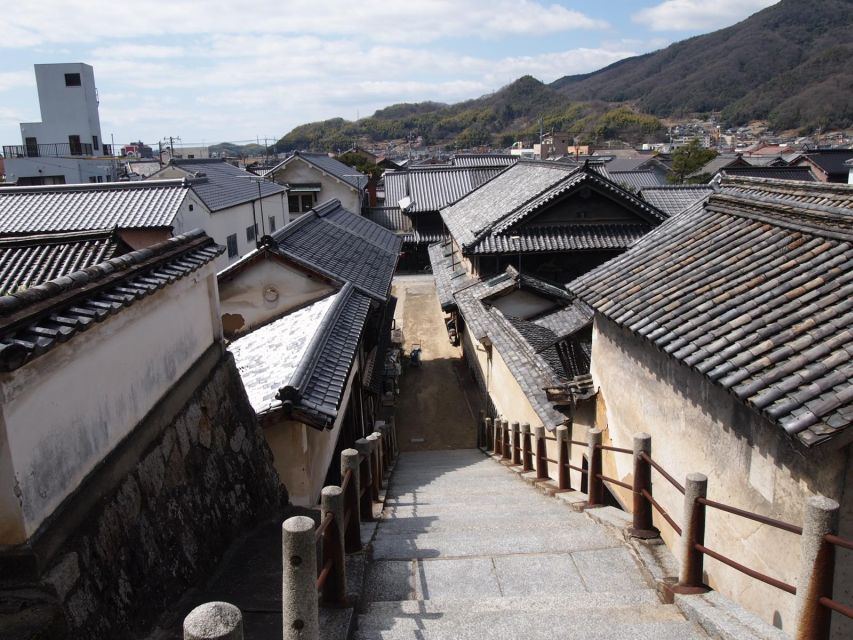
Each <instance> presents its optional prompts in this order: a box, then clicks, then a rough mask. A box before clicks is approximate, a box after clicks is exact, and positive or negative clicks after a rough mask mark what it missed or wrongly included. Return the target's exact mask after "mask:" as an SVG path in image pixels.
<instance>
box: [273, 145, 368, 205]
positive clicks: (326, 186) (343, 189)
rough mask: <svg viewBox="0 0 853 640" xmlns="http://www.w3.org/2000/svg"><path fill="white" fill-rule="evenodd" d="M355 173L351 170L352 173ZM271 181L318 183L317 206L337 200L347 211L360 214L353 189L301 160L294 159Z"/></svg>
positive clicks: (356, 195)
mask: <svg viewBox="0 0 853 640" xmlns="http://www.w3.org/2000/svg"><path fill="white" fill-rule="evenodd" d="M355 172H356V171H355V169H353V173H355ZM273 179H274V180H275V181H276V182H277V183H279V184H287V183H297V184H299V183H309V182H319V183H320V185H321V188H320V193H318V194H317V204H323V203H324V202H327V201H328V200H332V199H334V198H337V199H338V200H340V201H341V205H343V207H344V209H346V210H347V211H351V212H353V213H361V203H360V201H359V195H358V192H357V191H356V189H355V188H354V187H352V186H350V185H349V184H347V183H346V182H343V181H342V180H340V179H338V178H336V177H335V176H333V175H330V174H328V173H325V172H323V171H320V170H319V169H318V168H316V167H315V166H314V165H312V164H308V163H307V162H305V161H304V160H302V159H301V158H294V159H293V160H291V161H290V162H288V163H287V165H285V167H284V168H282V169H281V170H279V171H278V172H277V173H276V174H275V176H274V177H273ZM294 213H296V212H294Z"/></svg>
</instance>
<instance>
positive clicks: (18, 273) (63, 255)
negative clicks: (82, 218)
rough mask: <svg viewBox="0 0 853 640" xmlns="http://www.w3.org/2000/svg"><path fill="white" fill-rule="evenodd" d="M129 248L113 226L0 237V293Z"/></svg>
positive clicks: (2, 293)
mask: <svg viewBox="0 0 853 640" xmlns="http://www.w3.org/2000/svg"><path fill="white" fill-rule="evenodd" d="M128 251H130V247H128V246H127V245H126V244H125V243H124V242H122V241H121V239H120V238H119V237H118V235H117V234H116V232H115V230H113V229H104V230H97V231H78V232H71V233H54V234H46V235H36V236H13V237H8V238H0V296H3V295H6V294H9V293H13V292H15V291H18V290H22V289H27V288H29V287H33V286H35V285H38V284H41V283H42V282H46V281H48V280H52V279H54V278H58V277H60V276H65V275H68V274H69V273H73V272H74V271H79V270H81V269H85V268H87V267H91V266H92V265H96V264H98V263H100V262H104V261H106V260H109V259H110V258H112V257H113V256H117V255H121V254H122V253H127V252H128Z"/></svg>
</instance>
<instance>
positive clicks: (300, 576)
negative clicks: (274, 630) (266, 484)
mask: <svg viewBox="0 0 853 640" xmlns="http://www.w3.org/2000/svg"><path fill="white" fill-rule="evenodd" d="M281 552H282V566H283V571H282V578H281V613H282V626H283V629H284V640H320V613H319V609H318V604H317V544H316V542H315V541H314V521H313V520H312V519H311V518H308V517H306V516H294V517H293V518H288V519H287V520H285V521H284V524H283V525H282V529H281Z"/></svg>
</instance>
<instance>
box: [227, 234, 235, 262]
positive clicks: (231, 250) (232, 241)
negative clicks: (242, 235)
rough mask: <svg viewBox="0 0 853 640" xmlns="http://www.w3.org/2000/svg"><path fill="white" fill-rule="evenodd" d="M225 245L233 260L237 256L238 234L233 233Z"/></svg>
mask: <svg viewBox="0 0 853 640" xmlns="http://www.w3.org/2000/svg"><path fill="white" fill-rule="evenodd" d="M225 244H226V245H228V257H229V258H233V257H235V256H236V255H237V234H236V233H232V234H231V235H230V236H228V237H227V238H226V239H225Z"/></svg>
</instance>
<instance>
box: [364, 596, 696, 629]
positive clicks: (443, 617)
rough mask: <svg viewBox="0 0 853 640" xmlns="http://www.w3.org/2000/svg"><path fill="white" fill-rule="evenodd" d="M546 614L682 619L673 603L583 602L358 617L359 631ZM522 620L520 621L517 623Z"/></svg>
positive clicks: (580, 621)
mask: <svg viewBox="0 0 853 640" xmlns="http://www.w3.org/2000/svg"><path fill="white" fill-rule="evenodd" d="M544 617H547V619H548V622H549V623H550V624H554V625H557V624H559V625H560V626H563V627H566V628H572V627H575V628H576V629H586V628H590V627H606V626H608V625H612V624H630V623H634V624H638V623H644V622H682V621H684V617H683V616H682V615H681V612H680V611H679V610H678V608H677V607H675V606H673V605H669V606H666V605H661V604H659V603H655V604H652V605H634V606H615V605H614V606H610V607H593V608H587V607H584V606H583V603H582V602H580V603H573V604H570V603H564V605H563V606H562V607H559V608H554V609H551V610H550V611H548V615H547V616H543V611H541V610H540V611H530V610H529V609H526V608H524V605H522V607H520V608H518V609H503V610H501V611H500V612H499V613H496V612H495V611H494V610H486V611H481V610H479V609H477V608H475V609H469V610H467V611H462V610H454V611H452V612H447V611H440V610H439V611H432V612H426V613H421V612H417V613H411V614H403V615H399V614H388V615H379V614H368V615H361V616H359V617H358V629H359V630H360V631H364V632H369V631H406V630H408V631H415V630H431V629H437V630H440V629H447V628H459V627H465V626H476V625H481V626H483V627H488V625H489V623H490V621H496V620H500V621H501V622H502V623H503V624H508V623H509V622H510V621H513V622H514V623H515V624H514V625H513V626H514V627H515V628H524V627H535V626H536V625H537V623H538V622H539V621H540V620H542V619H543V618H544ZM519 623H521V624H519Z"/></svg>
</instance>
